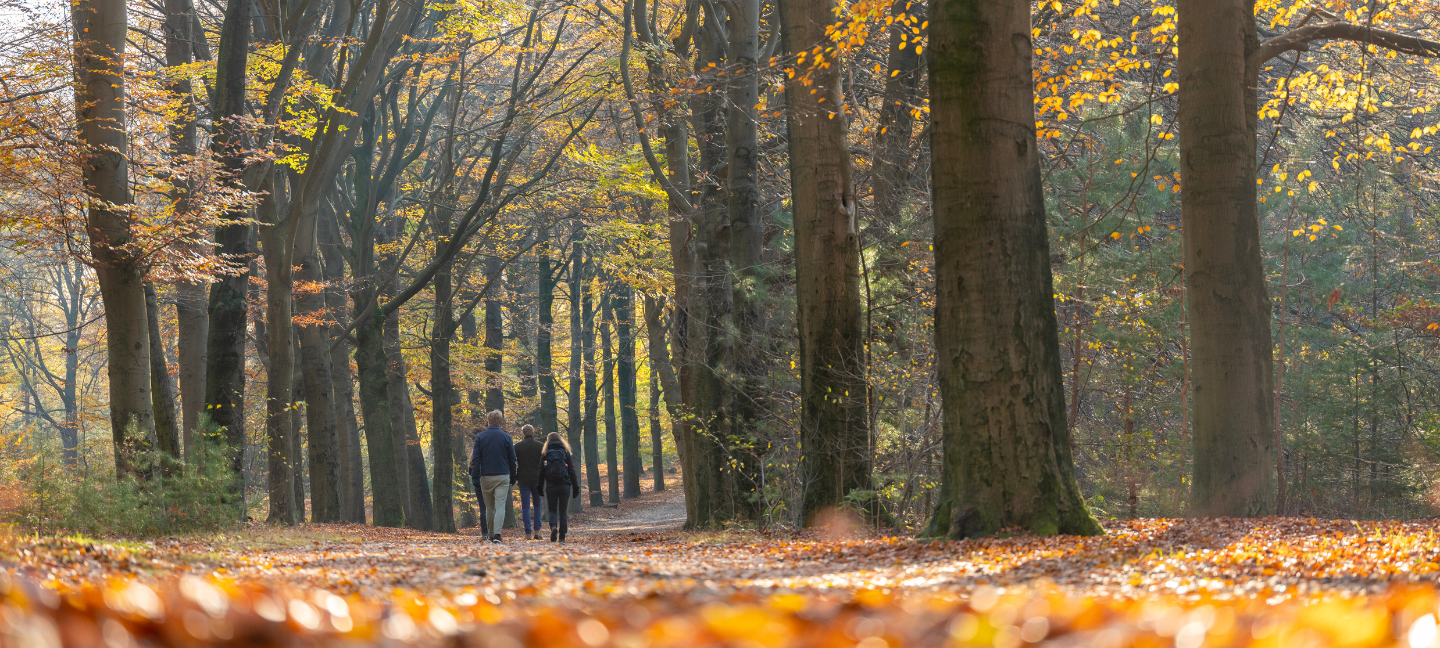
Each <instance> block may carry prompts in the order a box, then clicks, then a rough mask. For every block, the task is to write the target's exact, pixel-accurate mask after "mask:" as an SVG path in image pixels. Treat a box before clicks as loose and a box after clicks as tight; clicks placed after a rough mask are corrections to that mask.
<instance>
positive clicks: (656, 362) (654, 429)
mask: <svg viewBox="0 0 1440 648" xmlns="http://www.w3.org/2000/svg"><path fill="white" fill-rule="evenodd" d="M651 303H652V300H651V299H650V297H649V296H648V295H647V296H646V297H645V320H646V330H645V335H646V342H647V344H648V345H649V347H650V349H651V351H650V470H651V471H652V472H653V478H654V481H655V492H657V493H658V492H660V491H663V490H665V432H664V429H663V428H662V427H661V424H660V417H661V412H660V381H661V379H660V374H661V373H662V370H661V369H660V362H661V359H660V358H659V357H658V356H656V355H655V352H654V349H655V347H656V346H664V344H665V342H664V340H663V339H662V340H661V341H660V342H658V343H657V342H656V341H655V340H651V339H649V336H651V335H654V334H655V333H656V330H657V329H658V330H659V331H660V332H661V335H663V334H664V328H663V327H659V326H656V327H650V326H649V320H650V304H651Z"/></svg>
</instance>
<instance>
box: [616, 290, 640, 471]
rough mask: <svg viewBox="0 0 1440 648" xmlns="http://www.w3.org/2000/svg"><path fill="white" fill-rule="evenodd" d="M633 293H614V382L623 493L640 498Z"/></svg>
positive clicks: (624, 291) (638, 422)
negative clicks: (618, 345) (616, 339)
mask: <svg viewBox="0 0 1440 648" xmlns="http://www.w3.org/2000/svg"><path fill="white" fill-rule="evenodd" d="M634 294H635V291H634V289H632V288H631V287H630V286H628V285H626V284H623V283H622V284H620V285H619V286H617V287H616V290H615V333H616V337H617V338H619V340H618V341H619V343H620V349H619V350H618V351H617V352H616V354H615V355H616V361H617V363H616V366H615V378H616V380H617V381H618V382H619V383H620V386H619V387H620V388H619V392H620V394H619V396H620V445H621V447H622V448H623V455H624V460H623V467H624V472H625V491H624V493H623V495H624V496H625V497H626V498H627V499H628V498H633V497H639V496H640V474H641V473H643V472H645V466H644V465H642V463H641V459H640V414H639V412H636V411H635V405H636V400H637V394H636V391H637V389H636V384H635V315H634V311H635V309H634V308H633V307H632V303H633V301H634Z"/></svg>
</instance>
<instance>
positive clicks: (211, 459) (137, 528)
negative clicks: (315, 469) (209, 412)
mask: <svg viewBox="0 0 1440 648" xmlns="http://www.w3.org/2000/svg"><path fill="white" fill-rule="evenodd" d="M202 431H203V432H204V433H201V432H202ZM194 438H195V440H196V442H195V447H194V448H192V449H191V451H190V461H189V462H187V463H182V462H179V461H176V460H175V459H173V458H171V457H170V456H169V455H166V454H165V453H164V452H162V451H160V450H154V449H150V450H144V451H141V452H137V453H136V454H135V455H134V456H133V457H132V459H131V465H132V466H134V467H135V469H136V470H135V472H136V473H137V474H138V475H140V477H139V478H137V476H136V475H133V474H132V475H125V476H124V477H121V478H118V479H117V478H116V474H115V466H114V465H113V464H112V463H108V462H105V463H102V462H93V464H92V465H90V466H89V467H88V468H80V467H66V466H65V465H64V462H63V461H61V460H60V457H59V456H58V454H57V453H55V452H54V451H53V450H42V451H41V453H40V454H39V455H37V456H36V457H35V458H34V460H33V461H30V462H28V464H27V465H23V466H20V467H18V468H17V470H16V475H15V476H16V477H18V481H17V483H16V486H17V487H18V488H19V489H20V490H22V491H23V495H22V496H20V497H17V498H14V499H16V500H18V502H17V501H13V500H12V505H11V506H10V507H8V511H7V512H8V517H10V520H8V522H10V523H11V524H14V525H15V526H17V527H20V528H22V529H25V530H27V531H33V532H37V533H57V532H68V533H81V534H84V535H90V536H115V535H119V536H131V537H135V536H156V535H171V534H175V533H182V532H187V531H201V530H219V529H223V528H227V527H231V526H234V525H236V524H238V523H239V521H240V520H241V519H242V518H243V515H244V511H243V508H242V506H243V504H242V500H241V498H240V497H239V495H238V493H239V489H238V485H237V484H236V477H235V475H234V474H233V473H232V472H231V470H230V465H229V459H228V457H227V456H226V455H227V452H226V445H225V441H224V438H223V436H221V435H220V434H219V433H218V432H215V431H214V430H213V429H210V428H209V427H208V426H206V427H202V428H201V430H196V434H195V435H194ZM96 464H98V465H96Z"/></svg>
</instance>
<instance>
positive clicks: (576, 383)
mask: <svg viewBox="0 0 1440 648" xmlns="http://www.w3.org/2000/svg"><path fill="white" fill-rule="evenodd" d="M582 234H583V233H582V231H581V226H580V223H579V220H578V219H577V220H576V224H575V233H574V241H573V242H572V243H571V244H570V395H569V397H568V398H567V399H566V401H565V404H566V408H567V412H566V419H567V421H566V423H567V425H566V431H565V432H566V437H567V440H568V441H569V443H570V447H571V448H574V449H576V450H577V451H579V452H581V455H580V457H581V460H582V461H583V460H584V454H583V451H584V448H585V444H584V442H585V415H584V413H583V409H582V403H583V401H584V398H583V397H582V396H581V394H582V392H581V389H583V388H584V387H583V384H584V383H583V375H584V371H585V361H584V354H585V350H584V349H585V344H584V339H585V338H584V335H583V333H584V318H583V317H582V316H581V313H580V293H582V292H584V291H585V263H584V260H585V256H584V248H583V244H582V243H580V238H581V236H582ZM570 512H571V513H579V512H580V498H578V497H572V498H570Z"/></svg>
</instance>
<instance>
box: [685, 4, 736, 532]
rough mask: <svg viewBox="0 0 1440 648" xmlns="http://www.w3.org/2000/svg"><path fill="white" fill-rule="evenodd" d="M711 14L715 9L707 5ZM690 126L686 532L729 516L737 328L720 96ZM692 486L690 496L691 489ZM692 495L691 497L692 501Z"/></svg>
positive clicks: (697, 105)
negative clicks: (693, 177) (693, 160)
mask: <svg viewBox="0 0 1440 648" xmlns="http://www.w3.org/2000/svg"><path fill="white" fill-rule="evenodd" d="M711 9H713V7H711ZM705 21H706V23H707V24H718V25H723V24H724V22H725V19H724V17H723V16H721V15H717V14H716V13H715V12H713V11H711V10H710V9H707V10H706V11H705ZM711 31H712V30H711V29H709V28H707V29H705V30H702V31H701V34H700V48H699V54H700V56H699V58H700V61H701V62H703V63H704V66H709V64H711V63H714V64H715V67H710V68H708V71H707V72H705V73H704V82H705V83H707V84H710V83H714V84H715V85H723V84H724V83H725V77H720V76H719V72H721V71H722V70H723V67H721V65H722V64H723V63H724V62H725V43H723V42H718V41H716V40H715V38H714V37H713V36H712V34H711ZM692 103H693V106H694V113H695V121H696V122H697V123H698V124H699V134H698V137H697V138H696V143H697V144H698V146H699V150H700V166H701V168H702V169H704V170H705V171H706V175H705V176H703V177H704V178H705V181H704V182H702V183H701V185H700V186H699V187H698V189H699V193H700V201H699V202H700V205H699V209H698V210H697V212H696V214H695V228H694V234H695V239H694V241H693V245H694V248H695V264H694V274H693V275H692V276H691V277H690V281H691V283H690V299H691V301H690V307H691V312H690V332H689V336H690V339H689V348H690V355H689V357H687V358H686V359H685V364H686V366H687V368H688V369H689V370H690V371H691V372H692V376H691V377H692V380H693V381H694V383H693V391H694V393H693V398H692V399H691V400H687V401H686V402H687V403H690V404H691V405H692V406H693V408H694V415H695V420H694V422H693V423H692V426H693V429H692V431H691V434H690V440H689V445H690V447H691V449H693V452H688V453H687V454H686V456H685V458H684V461H685V462H686V465H685V468H686V470H685V483H686V485H687V490H686V493H685V494H686V498H685V507H686V516H685V517H686V520H685V523H686V526H687V528H697V527H700V526H706V525H711V524H718V523H720V522H723V521H724V520H725V519H726V518H728V517H729V515H730V513H731V510H732V509H731V507H729V506H728V504H730V503H731V502H733V499H734V498H733V497H732V495H733V493H731V492H730V489H728V488H727V487H726V486H727V481H726V475H725V473H726V472H727V471H728V470H729V468H730V461H729V459H730V458H729V456H728V455H727V454H726V452H725V450H726V448H725V441H726V440H727V439H729V438H731V436H732V429H731V427H732V425H733V422H734V421H733V416H732V415H733V412H732V411H731V410H732V408H733V405H734V396H735V394H734V389H733V382H732V380H733V375H731V374H730V372H731V371H732V370H733V367H732V366H731V365H730V361H731V359H732V358H731V346H732V344H733V342H734V341H735V340H734V338H733V337H732V336H731V335H728V334H727V333H728V331H729V330H731V327H733V326H734V320H733V312H732V308H733V299H734V290H733V285H734V284H733V282H732V280H731V275H730V270H731V268H730V235H729V232H728V230H729V227H730V218H729V212H728V211H727V209H726V204H725V200H726V198H725V195H726V192H725V188H724V187H723V186H722V185H721V184H720V177H721V175H722V171H723V167H724V165H725V163H726V161H727V160H726V154H725V116H726V115H725V111H724V110H723V109H722V100H721V97H720V96H718V95H710V94H702V95H701V96H699V97H697V98H696V99H695V100H694V101H693V102H692ZM692 481H693V482H694V489H695V490H694V492H693V494H692V493H691V491H690V490H688V487H689V484H690V483H691V482H692ZM692 495H693V496H692Z"/></svg>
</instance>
